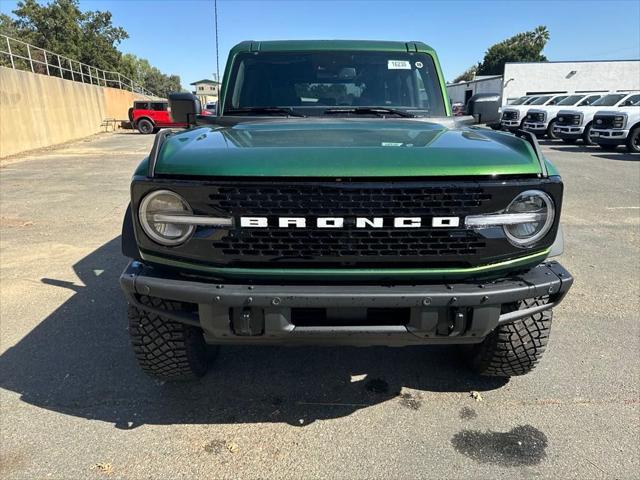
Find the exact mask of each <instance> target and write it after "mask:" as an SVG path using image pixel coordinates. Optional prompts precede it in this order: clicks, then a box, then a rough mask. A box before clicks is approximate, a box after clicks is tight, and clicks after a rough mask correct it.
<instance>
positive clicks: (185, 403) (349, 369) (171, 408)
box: [0, 237, 506, 429]
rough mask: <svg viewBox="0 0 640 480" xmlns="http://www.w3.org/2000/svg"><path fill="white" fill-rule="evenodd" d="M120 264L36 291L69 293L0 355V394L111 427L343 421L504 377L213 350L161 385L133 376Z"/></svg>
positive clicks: (426, 360) (357, 356) (306, 354)
mask: <svg viewBox="0 0 640 480" xmlns="http://www.w3.org/2000/svg"><path fill="white" fill-rule="evenodd" d="M125 264H126V259H124V258H123V257H122V256H121V254H120V238H119V237H118V238H115V239H113V240H111V241H110V242H108V243H107V244H105V245H103V246H102V247H100V248H99V249H97V250H96V251H94V252H93V253H91V254H90V255H88V256H87V257H85V258H83V259H82V260H80V261H79V262H78V263H77V264H75V265H74V269H75V271H76V273H77V275H78V276H79V278H80V279H82V282H83V283H84V284H85V285H86V286H79V285H75V284H71V283H69V282H64V281H58V280H55V279H42V281H43V282H44V283H47V284H49V285H55V286H57V287H60V288H70V289H71V290H73V291H74V292H76V293H75V294H74V295H73V297H71V298H70V299H69V300H68V301H67V302H65V303H64V304H63V305H61V306H60V307H59V308H58V309H57V310H55V311H54V312H52V313H51V314H50V315H49V316H48V317H47V318H45V319H44V320H43V321H42V322H41V323H40V324H39V325H38V326H37V327H36V328H34V329H33V330H32V331H31V332H29V334H27V335H26V336H25V337H24V338H23V339H22V340H20V341H19V342H18V343H17V344H16V345H15V346H13V347H11V348H9V349H8V350H7V351H6V352H5V353H4V354H3V355H2V356H0V387H2V388H4V389H7V390H11V391H13V392H16V393H18V394H20V395H21V399H22V400H23V401H25V402H27V403H29V404H32V405H35V406H38V407H41V408H46V409H49V410H52V411H56V412H61V413H64V414H68V415H73V416H78V417H82V418H87V419H91V420H101V421H104V422H109V423H113V424H114V425H115V426H116V427H118V428H125V429H126V428H135V427H136V426H139V425H143V424H180V423H197V424H217V423H252V422H286V423H289V424H291V425H302V426H304V425H306V424H308V423H310V422H312V421H314V420H318V419H327V418H337V417H343V416H347V415H349V414H351V413H353V412H354V411H356V410H359V409H361V408H366V407H367V406H371V405H375V404H379V403H381V402H385V401H388V400H391V399H395V398H397V399H398V400H397V401H398V402H399V404H400V405H401V406H405V407H407V408H411V409H414V410H415V409H419V408H421V407H422V402H421V400H420V399H419V398H415V397H414V396H412V395H411V394H410V393H408V392H403V394H402V395H399V394H400V391H401V389H402V387H410V388H412V389H417V390H422V391H432V392H468V391H471V390H479V391H485V390H491V389H495V388H499V387H501V386H503V385H504V384H505V383H506V382H505V381H504V380H503V379H491V378H483V377H478V376H475V375H472V374H470V373H468V372H467V370H466V369H465V367H464V365H461V364H460V362H459V360H458V355H457V351H456V350H455V349H454V348H445V347H438V348H431V347H430V348H427V347H405V348H383V347H380V348H377V347H376V348H344V347H342V348H328V347H325V348H301V347H297V348H286V347H245V346H242V347H223V348H221V351H220V355H219V356H218V358H217V361H216V363H215V365H214V367H213V369H212V371H211V372H210V373H209V374H208V375H207V376H205V377H204V378H203V379H201V380H200V381H196V382H193V383H180V384H169V383H167V384H163V383H162V382H158V381H155V380H153V379H151V378H149V377H147V376H146V375H145V374H143V373H142V372H141V370H139V368H138V366H137V364H136V361H135V359H134V356H133V353H132V351H131V349H130V347H129V338H128V334H127V330H126V304H125V300H124V296H123V294H122V293H121V291H120V288H119V285H118V276H119V275H120V273H121V271H122V269H123V268H124V266H125Z"/></svg>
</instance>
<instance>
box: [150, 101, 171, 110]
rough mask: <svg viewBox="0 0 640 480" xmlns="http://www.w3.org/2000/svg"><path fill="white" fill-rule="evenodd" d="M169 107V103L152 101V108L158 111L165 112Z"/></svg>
mask: <svg viewBox="0 0 640 480" xmlns="http://www.w3.org/2000/svg"><path fill="white" fill-rule="evenodd" d="M166 109H167V104H166V103H164V102H158V103H152V104H151V110H155V111H157V112H164V111H165V110H166Z"/></svg>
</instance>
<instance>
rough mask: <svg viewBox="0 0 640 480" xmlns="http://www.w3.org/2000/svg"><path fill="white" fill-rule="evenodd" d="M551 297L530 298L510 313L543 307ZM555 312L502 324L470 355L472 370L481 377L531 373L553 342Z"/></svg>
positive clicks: (514, 306) (542, 313) (516, 305)
mask: <svg viewBox="0 0 640 480" xmlns="http://www.w3.org/2000/svg"><path fill="white" fill-rule="evenodd" d="M547 301H548V298H537V299H528V300H523V301H521V302H519V303H518V304H515V305H513V306H512V308H510V309H509V310H511V311H513V310H517V309H519V310H523V309H526V308H530V307H534V306H537V305H542V304H544V303H546V302H547ZM552 317H553V313H552V311H551V310H545V311H543V312H540V313H536V314H534V315H531V316H530V317H525V318H523V319H520V320H516V321H515V322H512V323H507V324H504V325H500V326H499V327H498V328H496V329H495V330H494V331H493V332H491V333H490V334H489V335H488V336H487V338H485V339H484V340H483V341H482V343H479V344H477V345H474V346H473V347H472V349H471V350H470V352H469V353H468V360H469V363H470V365H471V368H472V369H473V370H474V371H475V372H477V373H479V374H480V375H487V376H492V377H512V376H516V375H524V374H526V373H529V372H530V371H531V370H533V368H534V367H535V366H536V364H537V363H538V362H539V361H540V358H541V357H542V354H543V352H544V350H545V348H546V346H547V343H548V342H549V331H550V329H551V319H552Z"/></svg>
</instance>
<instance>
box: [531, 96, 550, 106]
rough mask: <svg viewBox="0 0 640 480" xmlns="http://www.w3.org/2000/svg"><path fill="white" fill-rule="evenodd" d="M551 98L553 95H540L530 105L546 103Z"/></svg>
mask: <svg viewBox="0 0 640 480" xmlns="http://www.w3.org/2000/svg"><path fill="white" fill-rule="evenodd" d="M550 98H551V95H547V96H544V97H538V98H536V99H535V100H534V101H533V102H531V103H529V104H528V105H544V104H545V103H547V101H548V100H549V99H550Z"/></svg>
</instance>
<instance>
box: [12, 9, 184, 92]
mask: <svg viewBox="0 0 640 480" xmlns="http://www.w3.org/2000/svg"><path fill="white" fill-rule="evenodd" d="M13 14H14V16H15V19H13V18H11V17H10V16H8V15H5V14H1V15H0V32H2V33H4V34H5V35H8V36H10V37H13V38H16V39H18V40H22V41H24V42H27V43H30V44H32V45H35V46H36V47H40V48H44V49H46V50H50V51H52V52H55V53H57V54H60V55H63V56H65V57H69V58H72V59H74V60H79V61H80V62H82V63H86V64H87V65H91V66H93V67H97V68H100V69H102V70H108V71H117V72H120V73H122V74H123V75H125V76H127V77H129V78H131V79H133V80H134V81H135V82H136V83H138V84H140V85H142V86H143V87H145V88H146V89H147V90H150V91H152V92H154V93H156V94H157V95H161V96H166V95H167V94H168V92H170V91H175V90H180V88H181V87H180V77H179V76H178V75H165V74H164V73H162V72H161V71H160V70H158V69H157V68H155V67H153V66H152V65H150V64H149V62H148V61H147V60H146V59H143V58H138V57H136V56H135V55H131V54H124V55H123V54H122V52H120V50H119V49H118V45H119V44H120V43H121V42H122V41H123V40H125V39H127V38H129V35H128V34H127V32H126V31H125V30H124V29H123V28H122V27H117V26H114V25H113V22H112V16H111V12H109V11H99V10H95V11H85V12H83V11H81V10H80V4H79V0H54V1H52V2H49V3H47V4H40V3H39V2H38V1H37V0H21V1H19V2H18V4H17V6H16V9H15V10H14V11H13Z"/></svg>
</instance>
